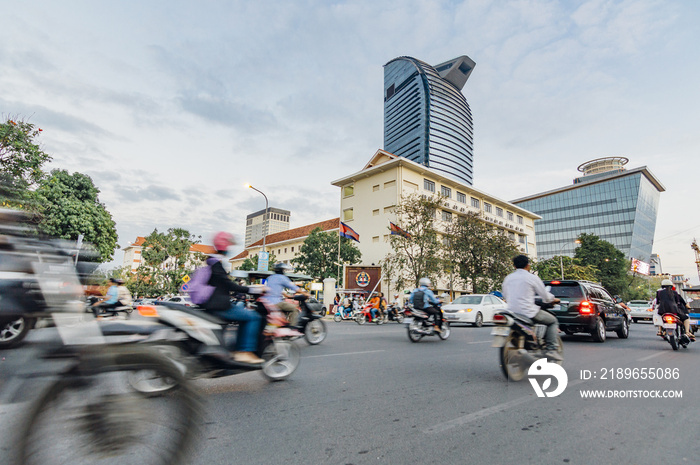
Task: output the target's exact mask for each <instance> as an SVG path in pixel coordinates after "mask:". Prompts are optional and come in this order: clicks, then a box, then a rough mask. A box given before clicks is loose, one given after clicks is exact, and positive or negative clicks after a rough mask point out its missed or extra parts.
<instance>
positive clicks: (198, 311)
mask: <svg viewBox="0 0 700 465" xmlns="http://www.w3.org/2000/svg"><path fill="white" fill-rule="evenodd" d="M162 305H165V306H166V307H168V308H172V309H173V310H180V311H181V312H185V313H189V314H190V315H194V316H196V317H199V318H202V319H203V320H207V321H209V322H211V323H214V324H217V325H227V324H228V323H229V322H228V321H225V320H223V319H221V318H219V317H217V316H216V315H212V314H211V313H209V312H206V311H204V310H202V309H198V308H192V307H188V306H187V305H183V304H174V303H167V304H162Z"/></svg>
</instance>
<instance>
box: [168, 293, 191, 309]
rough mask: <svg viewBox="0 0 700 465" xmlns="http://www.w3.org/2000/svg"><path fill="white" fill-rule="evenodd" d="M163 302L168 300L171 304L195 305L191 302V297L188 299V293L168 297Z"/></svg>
mask: <svg viewBox="0 0 700 465" xmlns="http://www.w3.org/2000/svg"><path fill="white" fill-rule="evenodd" d="M165 302H170V303H173V304H181V305H186V306H188V307H194V306H195V305H194V304H193V303H192V299H190V296H188V295H176V296H174V297H170V298H169V299H165Z"/></svg>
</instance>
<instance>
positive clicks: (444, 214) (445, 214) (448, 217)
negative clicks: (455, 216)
mask: <svg viewBox="0 0 700 465" xmlns="http://www.w3.org/2000/svg"><path fill="white" fill-rule="evenodd" d="M442 221H447V222H448V223H450V222H451V221H452V213H451V212H446V211H444V210H443V211H442Z"/></svg>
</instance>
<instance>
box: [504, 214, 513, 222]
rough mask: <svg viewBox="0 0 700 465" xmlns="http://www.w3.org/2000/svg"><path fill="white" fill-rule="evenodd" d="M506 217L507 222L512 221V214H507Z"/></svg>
mask: <svg viewBox="0 0 700 465" xmlns="http://www.w3.org/2000/svg"><path fill="white" fill-rule="evenodd" d="M506 217H507V218H508V221H513V212H507V213H506Z"/></svg>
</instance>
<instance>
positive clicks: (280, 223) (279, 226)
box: [245, 207, 291, 247]
mask: <svg viewBox="0 0 700 465" xmlns="http://www.w3.org/2000/svg"><path fill="white" fill-rule="evenodd" d="M266 211H267V215H266V214H265V212H266ZM290 215H291V214H290V212H289V211H288V210H282V209H279V208H274V207H270V208H268V209H267V210H260V211H259V212H255V213H251V214H250V215H248V216H247V217H246V223H245V246H246V247H248V246H249V245H250V244H252V243H253V242H256V241H257V240H259V239H262V238H263V236H264V235H270V234H275V233H278V232H282V231H286V230H288V229H289V217H290Z"/></svg>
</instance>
